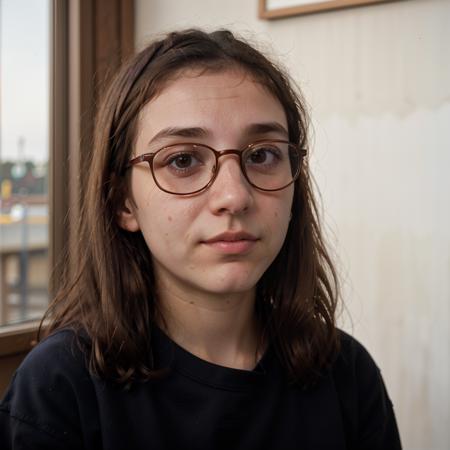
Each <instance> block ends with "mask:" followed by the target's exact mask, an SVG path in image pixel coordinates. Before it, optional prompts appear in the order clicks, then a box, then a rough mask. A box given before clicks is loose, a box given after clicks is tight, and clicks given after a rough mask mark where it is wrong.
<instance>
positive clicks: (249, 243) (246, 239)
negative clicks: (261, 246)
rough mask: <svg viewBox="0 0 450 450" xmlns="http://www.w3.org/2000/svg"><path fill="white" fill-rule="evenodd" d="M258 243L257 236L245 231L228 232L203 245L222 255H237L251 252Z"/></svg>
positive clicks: (206, 241) (204, 242)
mask: <svg viewBox="0 0 450 450" xmlns="http://www.w3.org/2000/svg"><path fill="white" fill-rule="evenodd" d="M258 241H259V239H258V238H257V237H256V236H254V235H252V234H250V233H247V232H245V231H237V232H232V231H227V232H225V233H221V234H218V235H216V236H214V237H212V238H210V239H208V240H205V241H202V243H203V244H205V245H206V246H208V247H209V248H212V249H214V250H216V251H219V252H221V253H225V254H234V255H237V254H245V253H248V252H250V251H251V250H252V249H253V247H254V246H255V245H256V243H257V242H258Z"/></svg>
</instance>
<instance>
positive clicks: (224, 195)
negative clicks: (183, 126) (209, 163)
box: [208, 155, 254, 215]
mask: <svg viewBox="0 0 450 450" xmlns="http://www.w3.org/2000/svg"><path fill="white" fill-rule="evenodd" d="M218 164H219V167H218V173H217V176H216V179H215V180H214V183H213V184H212V186H211V187H210V188H209V192H208V194H209V206H210V209H211V211H212V212H213V214H227V213H228V214H232V215H239V214H243V213H245V212H247V211H248V209H249V208H250V207H251V206H252V204H253V194H254V193H253V188H252V186H251V185H250V184H249V183H248V181H247V180H246V179H245V177H244V174H243V173H242V170H241V166H240V164H239V159H238V157H237V155H226V156H223V157H222V158H220V160H219V163H218Z"/></svg>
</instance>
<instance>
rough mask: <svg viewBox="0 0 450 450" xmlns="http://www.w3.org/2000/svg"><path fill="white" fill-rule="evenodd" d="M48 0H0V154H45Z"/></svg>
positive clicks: (28, 157) (24, 157) (44, 157)
mask: <svg viewBox="0 0 450 450" xmlns="http://www.w3.org/2000/svg"><path fill="white" fill-rule="evenodd" d="M49 4H50V0H0V141H1V146H0V159H1V160H2V161H6V160H18V159H19V150H18V149H19V142H20V141H22V143H23V145H22V152H21V153H22V154H21V159H22V160H32V161H35V162H44V161H46V160H47V159H48V142H49V138H48V124H49V101H50V96H49V76H50V72H49V67H50V66H49V48H50V42H49V37H50V20H49V19H50V6H49Z"/></svg>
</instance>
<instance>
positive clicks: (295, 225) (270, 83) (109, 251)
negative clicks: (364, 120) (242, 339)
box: [45, 29, 338, 384]
mask: <svg viewBox="0 0 450 450" xmlns="http://www.w3.org/2000/svg"><path fill="white" fill-rule="evenodd" d="M189 67H198V68H201V69H204V70H207V71H217V70H223V69H226V68H228V67H235V68H239V69H240V70H243V71H245V72H247V73H250V74H251V75H252V76H253V77H254V78H255V79H256V80H257V81H258V82H260V83H261V84H262V85H264V86H265V87H266V89H268V91H270V92H271V93H272V94H273V95H274V96H275V97H276V98H277V99H278V100H279V101H280V103H281V104H282V106H283V108H284V111H285V113H286V117H287V122H288V131H289V139H290V141H291V142H294V143H297V144H299V145H300V146H301V147H306V148H307V147H308V116H307V112H306V108H305V106H304V105H305V104H304V101H303V99H302V97H301V95H300V94H299V92H297V91H298V90H294V88H293V83H292V82H291V81H290V79H289V77H288V75H287V74H286V73H285V72H284V71H283V70H282V69H280V68H279V67H278V66H277V65H275V64H274V63H273V62H271V61H270V60H269V59H268V58H267V57H265V56H264V55H263V54H262V53H261V52H259V51H258V50H256V49H255V48H253V47H252V46H250V45H249V44H247V43H246V42H245V41H243V40H241V39H237V38H236V37H235V36H234V35H233V34H232V33H231V32H229V31H227V30H220V31H216V32H212V33H206V32H203V31H200V30H195V29H189V30H185V31H179V32H174V33H170V34H168V35H167V36H165V37H164V38H162V39H160V40H157V41H154V42H153V43H152V44H150V45H149V46H148V47H146V48H145V49H144V50H142V51H141V52H140V53H138V54H137V55H136V56H135V57H134V58H133V59H132V60H130V61H129V62H128V63H127V64H125V65H124V67H123V68H122V69H121V70H120V72H119V73H118V74H117V76H116V77H115V79H114V80H113V82H112V84H111V86H110V87H109V90H108V92H107V93H106V95H105V97H104V101H103V103H102V104H101V106H100V109H99V114H98V117H97V121H96V127H95V141H94V146H93V152H92V161H91V164H90V166H89V167H90V169H89V170H90V173H89V179H88V183H87V187H86V192H85V195H84V204H83V208H82V214H81V220H80V227H79V244H80V245H79V249H78V251H79V257H80V263H79V266H78V270H77V271H76V273H70V272H68V273H67V274H66V275H67V276H66V279H65V281H64V283H63V286H62V288H61V289H60V291H59V293H58V294H57V296H56V298H55V299H54V301H53V302H52V304H51V305H50V307H49V309H48V311H47V313H46V315H45V317H46V318H48V319H49V320H50V325H49V327H48V332H53V331H55V330H57V329H61V328H67V327H69V328H74V329H76V330H78V331H82V332H83V333H84V334H87V336H88V342H89V352H87V354H88V358H89V368H90V370H91V372H93V373H95V374H97V375H99V376H101V377H103V378H107V379H112V380H115V381H117V382H119V383H127V384H129V383H131V382H133V381H137V380H147V379H150V378H151V377H152V376H153V375H155V374H156V371H155V367H154V364H153V360H152V358H151V355H152V346H151V337H150V336H151V333H150V329H151V326H152V324H153V323H154V322H155V318H156V317H157V314H158V310H157V306H158V305H157V302H156V298H155V282H154V279H153V269H152V261H151V254H150V251H149V249H148V247H147V245H146V243H145V241H144V239H143V237H142V234H141V233H140V232H136V233H130V232H128V231H125V230H123V229H122V228H120V226H119V225H118V221H117V214H118V210H119V209H120V207H122V206H123V203H124V199H125V196H126V194H127V187H128V180H127V177H126V175H124V174H125V172H126V171H125V168H126V165H127V162H128V160H129V159H130V156H131V154H132V149H133V144H134V141H135V137H136V127H137V118H138V115H139V112H140V110H141V109H142V107H143V106H144V105H145V104H146V103H147V102H148V101H150V100H151V99H152V98H153V97H154V96H155V95H156V94H158V92H160V91H161V90H162V89H164V85H165V82H166V80H167V79H168V78H169V77H172V78H173V77H174V76H177V74H178V73H179V72H180V71H181V70H183V69H186V68H189ZM337 298H338V289H337V277H336V272H335V270H334V268H333V264H332V261H331V259H330V257H329V255H328V253H327V250H326V247H325V244H324V240H323V237H322V233H321V229H320V225H319V218H318V211H317V206H316V203H315V200H314V196H313V191H312V186H311V180H310V177H309V170H308V163H307V161H305V163H304V164H303V166H302V171H301V175H300V177H299V179H298V180H297V182H296V184H295V190H294V202H293V207H292V219H291V222H290V225H289V229H288V232H287V236H286V239H285V242H284V245H283V247H282V249H281V251H280V253H279V254H278V256H277V257H276V259H275V260H274V262H273V263H272V264H271V266H270V267H269V268H268V270H267V271H266V272H265V274H264V275H263V276H262V278H261V280H260V281H259V283H258V286H257V300H256V302H257V303H256V308H257V313H258V314H259V316H260V318H261V321H262V324H263V326H264V330H265V336H266V337H267V338H268V339H269V340H270V341H271V342H272V343H273V345H274V348H275V350H276V352H277V354H278V356H279V358H280V360H281V362H282V364H283V365H284V367H285V369H286V372H287V375H288V377H289V379H290V380H291V381H293V382H301V383H305V382H310V381H312V380H314V379H315V377H316V376H317V375H318V374H319V373H320V371H321V370H322V369H323V368H325V367H326V366H327V364H329V363H330V361H331V360H332V358H333V357H334V356H335V354H336V352H337V350H338V337H337V331H336V326H335V310H336V305H337Z"/></svg>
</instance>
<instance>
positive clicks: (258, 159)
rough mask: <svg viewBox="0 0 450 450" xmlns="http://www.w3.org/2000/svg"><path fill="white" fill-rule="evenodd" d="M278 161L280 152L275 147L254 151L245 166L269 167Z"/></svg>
mask: <svg viewBox="0 0 450 450" xmlns="http://www.w3.org/2000/svg"><path fill="white" fill-rule="evenodd" d="M279 160H280V150H279V149H278V148H276V147H263V148H257V149H254V150H253V151H252V152H251V153H250V154H249V155H248V157H247V160H246V164H252V165H259V164H261V165H271V164H276V163H277V162H278V161H279Z"/></svg>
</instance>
